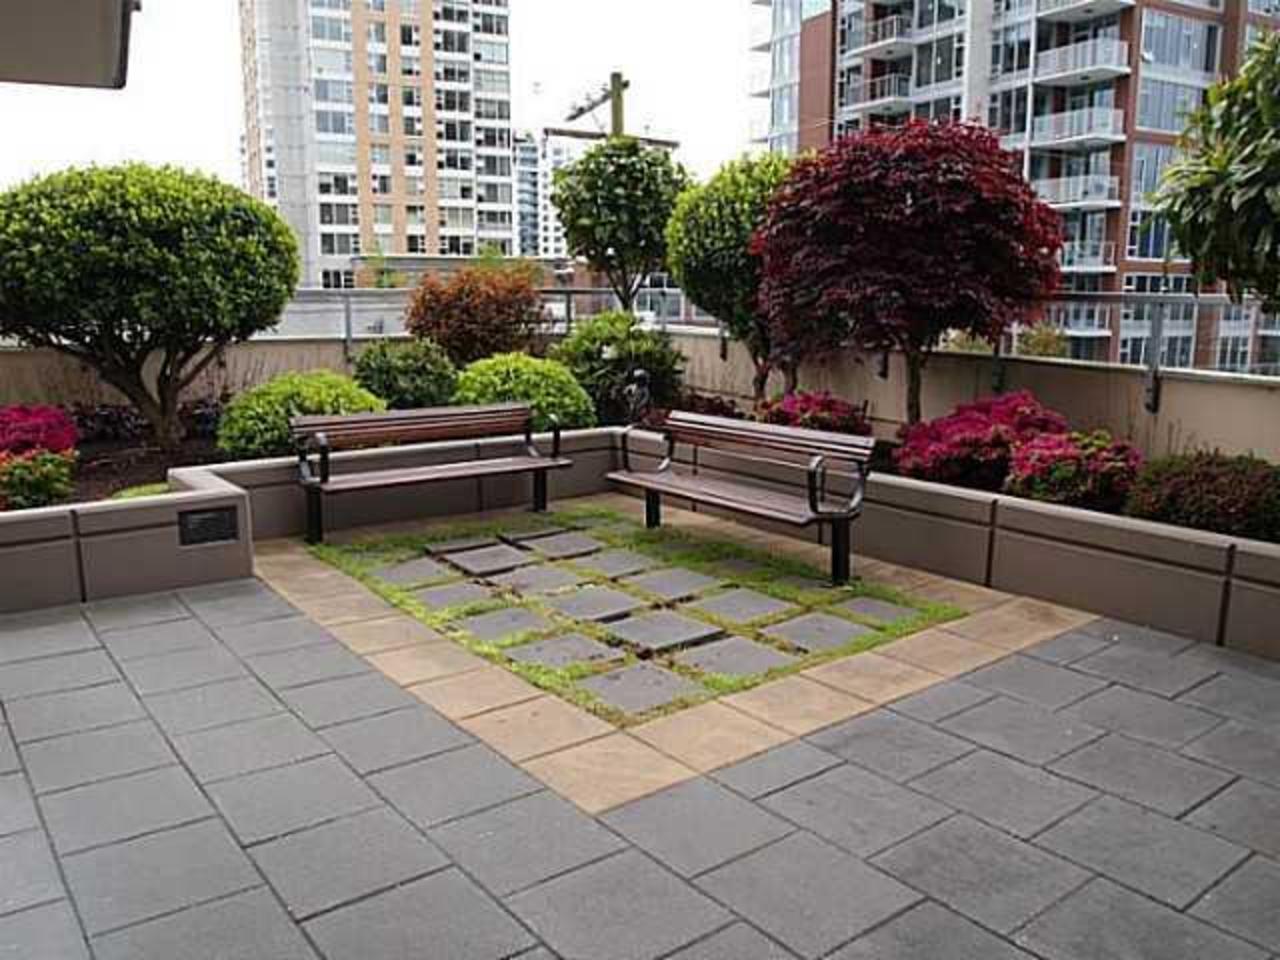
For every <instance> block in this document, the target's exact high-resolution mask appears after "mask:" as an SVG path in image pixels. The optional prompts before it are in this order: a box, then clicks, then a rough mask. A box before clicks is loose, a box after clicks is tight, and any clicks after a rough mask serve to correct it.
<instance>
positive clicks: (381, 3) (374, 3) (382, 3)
mask: <svg viewBox="0 0 1280 960" xmlns="http://www.w3.org/2000/svg"><path fill="white" fill-rule="evenodd" d="M365 6H366V7H367V8H368V9H370V10H372V11H373V12H374V13H386V11H387V0H366V2H365Z"/></svg>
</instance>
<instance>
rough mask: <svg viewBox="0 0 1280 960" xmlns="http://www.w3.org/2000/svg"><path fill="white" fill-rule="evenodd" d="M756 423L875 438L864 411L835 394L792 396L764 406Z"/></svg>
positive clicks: (795, 394) (797, 394)
mask: <svg viewBox="0 0 1280 960" xmlns="http://www.w3.org/2000/svg"><path fill="white" fill-rule="evenodd" d="M756 419H757V420H759V421H760V422H761V423H776V424H779V425H781V426H786V427H804V428H806V429H808V430H827V431H830V432H832V433H854V434H858V435H860V436H870V435H871V424H870V422H869V421H868V420H867V418H866V416H865V414H864V413H863V411H862V407H859V406H854V405H853V404H851V403H846V402H845V401H844V400H841V399H840V398H839V397H835V396H832V395H831V393H829V392H827V391H823V392H822V393H801V392H797V393H789V394H786V395H785V396H782V397H778V398H777V399H774V400H769V401H766V402H765V403H763V404H761V405H760V409H759V410H758V411H757V413H756Z"/></svg>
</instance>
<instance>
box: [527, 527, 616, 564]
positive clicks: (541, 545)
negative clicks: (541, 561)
mask: <svg viewBox="0 0 1280 960" xmlns="http://www.w3.org/2000/svg"><path fill="white" fill-rule="evenodd" d="M524 545H525V546H526V547H527V548H528V549H530V550H532V551H533V552H534V553H538V554H541V555H542V556H544V557H547V558H548V559H551V560H565V559H568V558H570V557H583V556H586V555H587V554H589V553H595V552H597V551H599V550H603V549H604V548H605V544H603V543H601V542H600V541H599V540H597V539H596V538H595V537H589V536H587V535H586V534H585V533H575V532H572V531H571V532H568V533H554V534H552V535H551V536H548V537H537V538H536V539H533V540H526V541H525V542H524Z"/></svg>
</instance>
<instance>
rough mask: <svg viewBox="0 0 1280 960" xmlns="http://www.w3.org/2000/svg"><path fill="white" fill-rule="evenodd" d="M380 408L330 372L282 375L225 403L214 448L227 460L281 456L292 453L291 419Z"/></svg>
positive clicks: (345, 379)
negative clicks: (220, 451)
mask: <svg viewBox="0 0 1280 960" xmlns="http://www.w3.org/2000/svg"><path fill="white" fill-rule="evenodd" d="M385 409H387V405H386V404H385V403H383V402H382V400H381V399H379V398H378V397H376V396H374V395H373V394H372V393H370V392H369V391H368V390H365V389H364V388H363V387H361V386H359V385H358V384H357V383H356V382H355V381H354V380H352V379H351V378H350V377H344V376H343V375H342V374H340V373H334V372H333V371H332V370H313V371H311V372H310V373H286V374H284V375H283V376H280V377H276V378H275V379H274V380H272V381H270V382H268V383H264V384H262V386H260V387H254V388H253V389H252V390H247V391H245V392H244V393H242V394H240V396H238V397H236V398H235V399H234V400H232V401H231V403H230V404H228V405H227V409H226V412H225V413H223V415H222V422H221V424H220V425H219V427H218V447H219V448H220V449H221V450H223V451H224V452H225V453H227V454H229V455H230V456H233V457H241V458H255V457H276V456H284V455H285V454H289V453H292V452H293V441H292V439H291V438H290V436H289V420H290V419H291V418H293V417H301V416H307V415H310V414H344V413H378V412H381V411H383V410H385Z"/></svg>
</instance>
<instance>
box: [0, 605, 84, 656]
mask: <svg viewBox="0 0 1280 960" xmlns="http://www.w3.org/2000/svg"><path fill="white" fill-rule="evenodd" d="M0 636H3V637H4V646H3V647H0V663H3V664H12V663H17V662H18V661H20V660H34V659H38V658H41V657H52V656H57V655H59V654H64V653H75V652H78V651H84V650H92V649H93V648H95V647H99V646H101V644H100V643H99V642H98V638H97V637H96V636H94V634H93V631H92V630H90V629H89V625H88V624H87V623H86V622H85V620H84V617H83V616H82V615H81V613H80V608H79V607H55V608H52V609H48V610H33V611H30V612H27V613H13V614H4V615H0Z"/></svg>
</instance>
